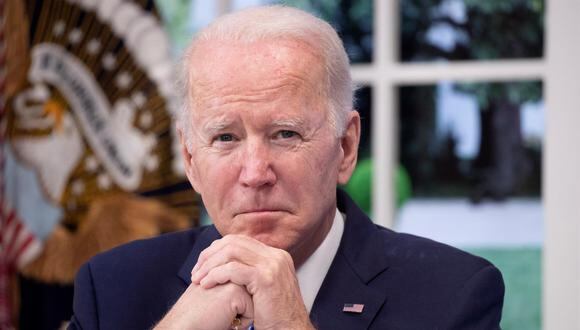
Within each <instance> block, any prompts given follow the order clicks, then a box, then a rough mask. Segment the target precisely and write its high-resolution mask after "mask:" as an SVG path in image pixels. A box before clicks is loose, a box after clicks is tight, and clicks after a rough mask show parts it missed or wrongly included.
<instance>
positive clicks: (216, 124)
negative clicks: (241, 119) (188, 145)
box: [202, 118, 234, 135]
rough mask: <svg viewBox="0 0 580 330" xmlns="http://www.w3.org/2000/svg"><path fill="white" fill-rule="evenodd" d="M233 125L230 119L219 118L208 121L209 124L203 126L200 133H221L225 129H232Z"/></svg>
mask: <svg viewBox="0 0 580 330" xmlns="http://www.w3.org/2000/svg"><path fill="white" fill-rule="evenodd" d="M233 125H234V121H233V120H231V119H226V118H219V119H216V120H210V121H209V122H207V123H205V125H203V128H202V131H203V132H204V133H206V134H209V135H212V134H215V133H217V132H221V131H223V130H224V129H226V128H229V127H232V126H233Z"/></svg>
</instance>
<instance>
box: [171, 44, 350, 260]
mask: <svg viewBox="0 0 580 330" xmlns="http://www.w3.org/2000/svg"><path fill="white" fill-rule="evenodd" d="M190 64H191V65H193V68H192V71H193V72H194V78H193V81H192V84H191V88H193V93H194V97H193V99H194V100H193V102H194V104H193V109H195V110H194V111H193V114H192V117H191V118H192V122H191V123H186V124H190V125H192V127H193V129H192V132H193V134H192V136H191V137H183V138H184V139H187V138H189V139H190V141H189V142H190V143H191V146H192V147H191V150H186V149H184V154H185V156H186V157H185V158H186V172H187V175H188V177H189V179H190V181H191V183H192V185H193V186H194V188H195V190H196V191H198V192H199V193H200V194H201V196H202V199H203V201H204V204H205V206H206V208H207V210H208V213H209V215H210V217H211V218H212V219H213V221H214V224H215V226H216V227H217V229H218V231H219V232H220V233H221V234H222V235H224V236H225V235H228V234H243V235H247V236H251V237H253V238H255V239H258V240H259V241H261V242H263V243H265V244H267V245H270V246H274V247H277V248H281V249H285V250H287V251H288V252H290V254H292V256H293V257H294V259H295V261H297V259H298V260H300V261H303V260H304V259H305V258H306V257H307V256H308V255H310V253H312V252H313V250H314V249H315V248H316V247H317V246H318V244H319V243H320V242H321V240H322V239H323V238H324V237H325V235H326V233H327V232H328V230H329V228H330V226H331V223H332V219H333V216H334V211H335V208H336V197H335V194H336V192H335V189H336V184H337V183H339V182H340V183H344V182H346V181H347V180H348V177H349V176H350V173H351V172H352V168H351V167H354V163H353V164H352V166H349V165H350V164H346V165H345V162H346V161H349V162H352V159H351V158H352V155H351V154H352V152H353V151H352V150H350V149H352V148H351V147H349V146H347V148H346V149H348V150H346V153H347V156H348V157H346V158H348V159H347V160H345V147H344V146H345V145H344V141H343V140H344V138H343V139H340V138H337V137H336V133H335V130H334V128H333V127H332V126H331V125H330V124H329V120H328V115H329V114H328V110H327V108H328V107H327V103H326V102H325V99H324V97H323V95H324V93H323V89H324V86H325V85H324V79H325V75H324V69H323V66H322V64H321V62H320V59H319V58H317V57H316V56H315V55H313V53H312V52H311V51H310V49H309V48H308V47H306V46H305V45H304V44H301V43H297V42H291V41H275V42H263V41H262V42H255V43H252V44H249V45H248V44H236V43H231V42H230V43H216V42H213V43H211V44H204V45H201V46H200V47H198V48H197V49H196V50H195V51H194V56H193V60H192V63H190ZM353 117H356V118H354V121H356V125H355V126H356V127H355V128H354V129H355V130H356V134H355V135H356V139H355V140H356V143H358V115H356V114H355V113H354V112H353V115H351V117H350V121H353V119H352V118H353ZM350 126H352V125H350ZM350 126H349V127H350ZM352 129H353V128H351V130H352ZM351 135H352V134H351ZM182 142H184V141H182ZM347 142H348V141H347ZM354 153H355V158H356V146H355V147H354Z"/></svg>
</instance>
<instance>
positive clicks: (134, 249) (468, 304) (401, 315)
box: [70, 191, 504, 330]
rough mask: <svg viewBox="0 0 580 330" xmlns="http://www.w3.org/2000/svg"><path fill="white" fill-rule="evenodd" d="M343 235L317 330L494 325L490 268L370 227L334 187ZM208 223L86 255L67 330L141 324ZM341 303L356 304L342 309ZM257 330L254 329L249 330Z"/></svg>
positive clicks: (496, 301)
mask: <svg viewBox="0 0 580 330" xmlns="http://www.w3.org/2000/svg"><path fill="white" fill-rule="evenodd" d="M337 202H338V208H339V209H340V210H341V212H343V213H346V222H345V228H344V235H343V237H342V240H341V243H340V247H339V249H338V252H337V254H336V256H335V258H334V260H333V262H332V265H331V267H330V270H329V271H328V274H327V275H326V278H325V279H324V282H323V284H322V287H321V288H320V291H319V292H318V295H317V297H316V300H315V301H314V306H313V307H312V311H311V313H310V318H311V320H312V322H313V324H314V325H315V326H316V327H317V328H319V329H413V330H417V329H498V328H499V322H500V319H501V311H502V304H503V296H504V285H503V280H502V276H501V274H500V272H499V271H498V270H497V269H496V268H495V267H494V266H493V265H492V264H490V263H489V262H487V261H486V260H484V259H482V258H479V257H475V256H472V255H470V254H468V253H465V252H462V251H460V250H457V249H455V248H452V247H449V246H447V245H444V244H440V243H437V242H434V241H431V240H428V239H425V238H420V237H416V236H412V235H406V234H399V233H395V232H393V231H391V230H389V229H385V228H382V227H380V226H377V225H375V224H373V223H372V222H371V220H369V219H368V218H367V217H366V216H365V214H364V213H363V212H362V211H361V210H360V209H359V208H358V207H357V206H356V205H355V204H354V202H353V201H352V200H351V199H350V198H349V197H348V196H347V195H346V194H345V193H344V192H341V191H339V192H338V194H337ZM218 238H220V235H219V233H218V232H217V230H216V229H215V227H213V226H209V227H203V228H198V229H193V230H189V231H184V232H179V233H173V234H167V235H162V236H160V237H157V238H153V239H149V240H141V241H136V242H132V243H129V244H127V245H124V246H121V247H118V248H115V249H113V250H111V251H108V252H105V253H103V254H100V255H98V256H96V257H94V258H92V259H91V260H90V261H89V262H88V263H86V264H85V265H84V266H83V267H82V268H81V269H80V271H79V272H78V274H77V278H76V281H75V293H74V315H73V317H72V320H71V323H70V328H72V329H80V328H82V329H147V328H151V327H152V326H153V325H154V324H155V323H156V322H158V321H159V320H160V319H161V318H162V317H163V316H164V314H165V313H166V312H167V311H168V310H169V309H170V308H171V306H172V305H173V304H174V303H175V301H177V299H178V298H179V297H180V295H181V294H182V293H183V292H184V291H185V289H186V288H187V286H188V285H189V284H190V271H191V269H192V268H193V266H194V264H195V263H196V261H197V257H198V255H199V253H200V252H201V251H203V250H204V249H205V248H206V247H207V246H209V244H210V243H211V242H212V241H214V240H216V239H218ZM345 303H353V304H364V309H363V311H362V313H360V314H356V313H345V312H343V311H342V309H343V306H344V304H345ZM258 330H259V329H258Z"/></svg>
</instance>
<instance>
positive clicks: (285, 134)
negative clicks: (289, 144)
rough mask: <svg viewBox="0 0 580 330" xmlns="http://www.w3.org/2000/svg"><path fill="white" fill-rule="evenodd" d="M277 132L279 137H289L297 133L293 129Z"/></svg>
mask: <svg viewBox="0 0 580 330" xmlns="http://www.w3.org/2000/svg"><path fill="white" fill-rule="evenodd" d="M278 134H280V137H281V138H283V139H290V138H293V137H295V136H296V135H298V133H296V132H294V131H288V130H283V131H280V132H279V133H278Z"/></svg>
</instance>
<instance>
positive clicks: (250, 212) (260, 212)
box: [235, 209, 286, 215]
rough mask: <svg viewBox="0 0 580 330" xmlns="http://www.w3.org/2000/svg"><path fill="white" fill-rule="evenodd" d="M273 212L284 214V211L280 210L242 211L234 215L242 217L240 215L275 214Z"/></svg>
mask: <svg viewBox="0 0 580 330" xmlns="http://www.w3.org/2000/svg"><path fill="white" fill-rule="evenodd" d="M275 212H286V211H285V210H280V209H250V210H243V211H241V212H237V213H236V214H235V215H242V214H267V213H275Z"/></svg>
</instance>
